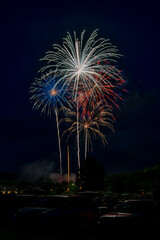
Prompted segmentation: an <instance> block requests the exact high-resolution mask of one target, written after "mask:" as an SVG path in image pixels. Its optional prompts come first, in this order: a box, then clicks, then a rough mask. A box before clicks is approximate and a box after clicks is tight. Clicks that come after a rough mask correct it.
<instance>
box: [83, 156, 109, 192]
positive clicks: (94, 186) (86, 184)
mask: <svg viewBox="0 0 160 240" xmlns="http://www.w3.org/2000/svg"><path fill="white" fill-rule="evenodd" d="M80 173H81V186H82V189H83V190H102V189H103V188H104V177H105V170H104V167H103V164H102V162H100V161H98V160H97V159H96V158H94V157H87V159H86V160H84V161H83V162H82V164H81V171H80Z"/></svg>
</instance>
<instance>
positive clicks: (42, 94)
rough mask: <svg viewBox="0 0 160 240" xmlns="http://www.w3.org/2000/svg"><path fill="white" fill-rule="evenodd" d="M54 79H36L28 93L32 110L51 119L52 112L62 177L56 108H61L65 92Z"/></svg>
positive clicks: (44, 77) (46, 77)
mask: <svg viewBox="0 0 160 240" xmlns="http://www.w3.org/2000/svg"><path fill="white" fill-rule="evenodd" d="M55 83H56V78H55V77H53V76H52V75H46V76H42V77H41V78H40V79H36V80H35V81H34V82H33V83H32V86H31V87H30V93H31V94H32V96H31V98H30V100H31V102H33V109H34V110H38V109H40V110H41V113H43V114H47V115H48V116H50V117H51V115H52V113H53V112H54V114H55V116H56V124H57V135H58V146H59V159H60V173H61V176H62V154H61V141H60V132H59V120H58V107H59V106H61V107H62V106H63V104H64V102H66V101H67V100H66V98H65V97H64V94H65V92H66V91H65V90H64V89H63V88H62V87H61V85H60V84H59V85H56V86H55Z"/></svg>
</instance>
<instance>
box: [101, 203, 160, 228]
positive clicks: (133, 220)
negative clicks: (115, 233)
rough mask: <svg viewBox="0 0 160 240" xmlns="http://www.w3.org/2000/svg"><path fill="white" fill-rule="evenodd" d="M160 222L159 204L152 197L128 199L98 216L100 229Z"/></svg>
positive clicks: (150, 225) (143, 225)
mask: <svg viewBox="0 0 160 240" xmlns="http://www.w3.org/2000/svg"><path fill="white" fill-rule="evenodd" d="M158 224H160V204H159V202H156V201H154V200H152V199H130V200H125V201H124V202H123V203H121V204H120V205H119V206H118V207H117V208H116V209H115V211H112V212H110V213H107V214H105V215H102V216H101V217H100V218H99V225H100V227H101V229H106V228H112V227H113V228H115V229H116V228H117V227H119V228H126V227H133V226H134V227H135V226H136V227H141V228H142V227H146V226H148V227H153V226H158Z"/></svg>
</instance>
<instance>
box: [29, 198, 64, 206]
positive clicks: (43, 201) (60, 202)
mask: <svg viewBox="0 0 160 240" xmlns="http://www.w3.org/2000/svg"><path fill="white" fill-rule="evenodd" d="M64 205H65V199H64V198H61V197H48V198H47V197H43V198H39V199H37V200H36V201H35V202H34V203H33V204H32V207H45V208H58V207H62V206H64Z"/></svg>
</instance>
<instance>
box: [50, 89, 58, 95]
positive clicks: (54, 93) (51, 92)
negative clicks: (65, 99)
mask: <svg viewBox="0 0 160 240" xmlns="http://www.w3.org/2000/svg"><path fill="white" fill-rule="evenodd" d="M50 94H51V96H53V97H54V96H56V95H57V90H56V89H54V88H53V89H51V91H50Z"/></svg>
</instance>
